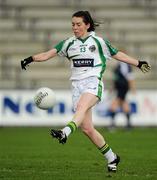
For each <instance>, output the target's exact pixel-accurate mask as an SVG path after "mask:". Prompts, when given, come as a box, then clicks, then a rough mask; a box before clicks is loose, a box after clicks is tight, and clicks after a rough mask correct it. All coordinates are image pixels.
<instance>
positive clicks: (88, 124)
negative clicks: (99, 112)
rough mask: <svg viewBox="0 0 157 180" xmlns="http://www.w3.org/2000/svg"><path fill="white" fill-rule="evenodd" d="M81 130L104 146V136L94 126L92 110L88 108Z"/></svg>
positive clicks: (95, 142) (93, 140)
mask: <svg viewBox="0 0 157 180" xmlns="http://www.w3.org/2000/svg"><path fill="white" fill-rule="evenodd" d="M80 128H81V130H82V131H83V132H84V134H85V135H87V136H88V137H89V139H90V140H91V141H92V142H93V143H94V144H95V145H96V146H97V147H99V148H100V147H102V146H103V145H104V144H105V140H104V138H103V136H102V135H101V134H100V133H99V132H98V131H97V130H96V129H95V128H94V126H93V123H92V111H91V110H88V112H87V113H86V117H85V118H84V120H83V122H82V124H81V126H80Z"/></svg>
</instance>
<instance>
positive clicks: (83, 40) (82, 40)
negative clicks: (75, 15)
mask: <svg viewBox="0 0 157 180" xmlns="http://www.w3.org/2000/svg"><path fill="white" fill-rule="evenodd" d="M89 37H91V35H90V36H87V37H86V38H84V39H82V38H77V39H78V40H80V41H81V42H82V43H85V41H86V40H87V39H88V38H89Z"/></svg>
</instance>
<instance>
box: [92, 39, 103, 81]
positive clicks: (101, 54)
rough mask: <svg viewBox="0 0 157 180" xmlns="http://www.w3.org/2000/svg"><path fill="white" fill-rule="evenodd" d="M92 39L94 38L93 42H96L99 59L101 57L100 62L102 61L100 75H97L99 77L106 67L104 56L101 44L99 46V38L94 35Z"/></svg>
mask: <svg viewBox="0 0 157 180" xmlns="http://www.w3.org/2000/svg"><path fill="white" fill-rule="evenodd" d="M93 39H94V40H95V42H96V44H97V46H98V51H99V56H100V59H101V62H102V65H101V67H102V69H101V72H100V75H99V78H100V79H101V78H102V75H103V73H104V71H105V69H106V58H105V56H104V53H103V50H102V46H101V44H100V42H99V40H98V39H97V38H95V37H93Z"/></svg>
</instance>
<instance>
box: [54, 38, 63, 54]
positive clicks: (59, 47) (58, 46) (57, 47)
mask: <svg viewBox="0 0 157 180" xmlns="http://www.w3.org/2000/svg"><path fill="white" fill-rule="evenodd" d="M64 43H65V40H63V41H61V42H59V43H58V44H57V45H56V46H55V47H54V48H55V49H57V53H58V52H59V51H61V49H62V47H63V45H64Z"/></svg>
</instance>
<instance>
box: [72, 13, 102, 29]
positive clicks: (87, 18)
mask: <svg viewBox="0 0 157 180" xmlns="http://www.w3.org/2000/svg"><path fill="white" fill-rule="evenodd" d="M72 17H82V18H83V22H84V23H85V24H86V25H87V24H88V23H89V24H90V27H89V28H88V30H87V31H88V32H90V31H95V28H96V26H99V23H96V22H94V20H93V18H92V17H91V15H90V13H89V12H88V11H77V12H75V13H74V14H73V15H72Z"/></svg>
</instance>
